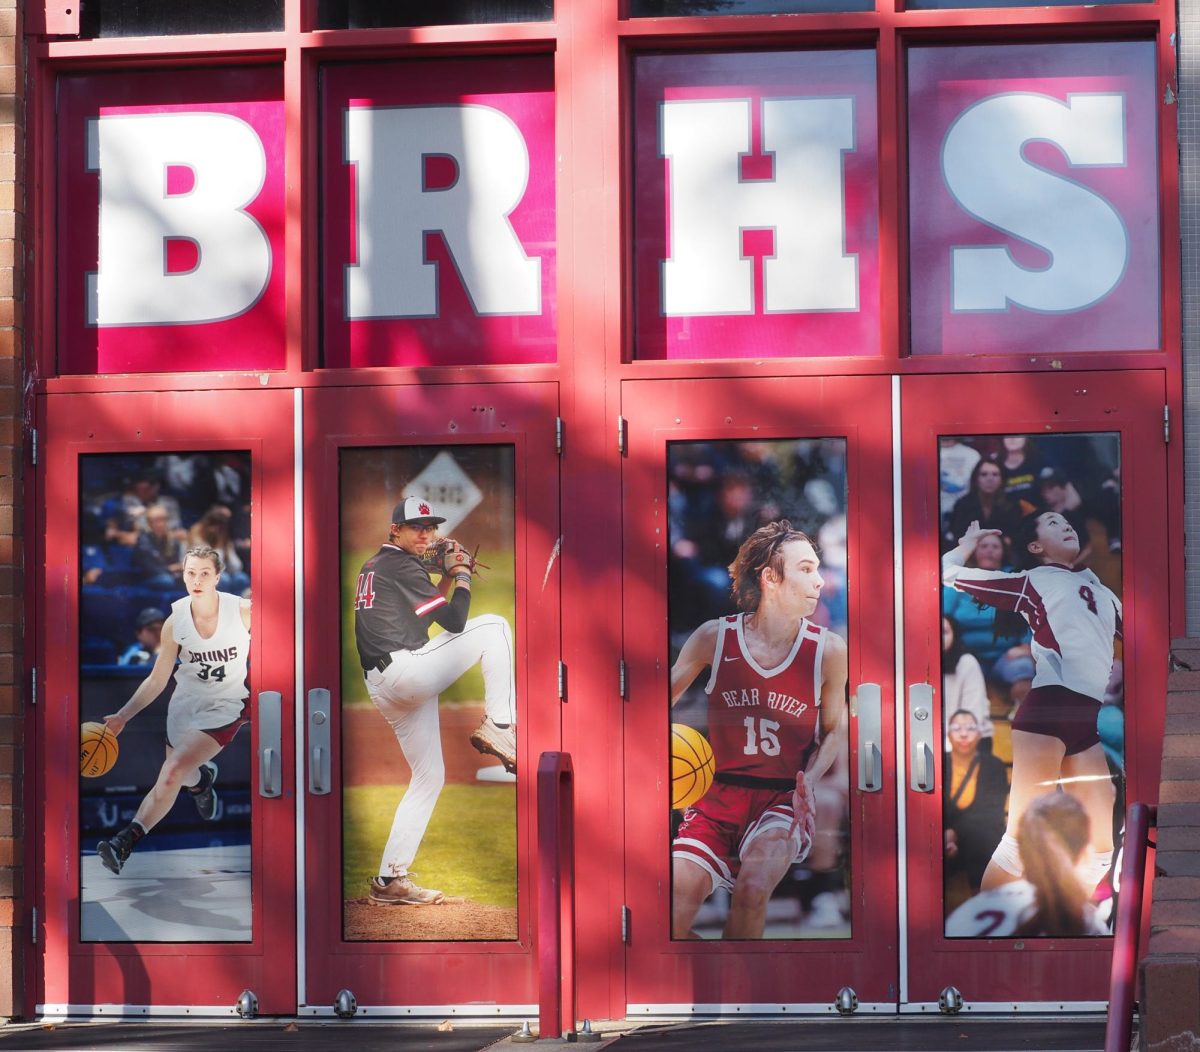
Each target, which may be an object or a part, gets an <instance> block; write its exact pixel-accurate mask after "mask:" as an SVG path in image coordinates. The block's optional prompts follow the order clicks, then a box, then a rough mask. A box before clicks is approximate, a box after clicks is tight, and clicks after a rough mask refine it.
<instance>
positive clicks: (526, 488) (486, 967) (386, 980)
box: [297, 383, 562, 1018]
mask: <svg viewBox="0 0 1200 1052" xmlns="http://www.w3.org/2000/svg"><path fill="white" fill-rule="evenodd" d="M557 406H558V385H557V384H554V383H534V384H521V385H513V384H461V385H454V386H446V387H436V386H435V387H418V386H415V385H407V386H404V385H401V386H390V387H373V388H366V387H356V388H332V387H330V388H312V389H309V390H307V391H306V392H304V396H303V429H302V450H303V459H304V465H305V467H304V477H305V496H304V507H303V532H304V540H305V543H304V556H303V565H304V582H303V586H302V587H303V604H304V609H305V611H306V614H305V618H304V626H303V633H304V648H303V654H304V673H303V681H304V685H305V686H304V694H303V696H304V697H307V692H308V691H309V690H311V689H312V688H315V687H324V688H326V689H329V690H330V692H331V695H332V697H331V703H330V711H331V720H330V722H331V730H332V749H331V752H332V755H331V761H332V762H331V772H330V773H331V784H332V786H333V787H334V792H331V793H329V794H323V795H316V796H314V795H313V794H312V793H310V792H308V785H307V768H308V763H309V759H310V758H309V756H308V755H307V752H308V747H307V739H306V733H307V732H306V731H302V727H304V726H305V725H306V723H307V720H306V717H305V716H304V714H303V713H299V712H298V714H297V721H298V722H297V734H298V742H297V748H298V749H299V750H301V751H300V752H298V753H297V773H298V776H299V781H298V782H297V793H298V794H299V793H303V794H304V797H303V802H302V804H301V814H302V823H301V826H300V829H299V830H298V832H299V833H300V834H301V835H302V836H303V837H304V843H305V844H306V848H305V856H306V865H305V870H304V875H303V878H302V882H301V889H300V894H301V903H302V914H303V918H304V920H303V923H304V929H305V931H304V944H305V948H304V949H303V950H302V953H303V954H304V958H303V959H302V960H301V961H300V962H299V967H300V979H299V983H300V987H299V1006H300V1007H299V1012H300V1014H301V1015H309V1016H327V1015H333V1014H334V1009H333V1007H332V1005H333V1001H334V998H335V996H336V994H337V991H338V990H339V989H349V990H351V991H352V992H353V993H354V995H355V997H356V1000H357V1002H358V1004H359V1006H360V1007H359V1011H360V1012H364V1013H365V1012H372V1013H374V1014H377V1015H389V1016H413V1017H417V1016H437V1017H439V1018H444V1017H446V1016H448V1015H460V1016H471V1017H498V1016H500V1017H503V1016H515V1017H528V1016H530V1015H532V1014H536V1011H537V970H536V966H537V958H536V928H535V923H536V908H535V898H534V885H535V880H536V860H535V849H536V843H537V839H536V833H537V830H536V784H535V783H536V778H535V777H534V771H535V769H536V766H537V756H538V754H539V753H540V752H542V751H544V750H557V749H559V748H561V741H562V731H561V712H560V703H559V701H558V699H557V697H556V695H557V693H558V688H557V673H558V660H557V659H558V655H559V652H560V644H559V634H560V628H559V590H558V577H559V560H558V543H559V529H560V527H559V525H558V523H559V497H558V495H559V456H558V451H557V449H556V438H555V436H556V420H557V412H558V409H557ZM479 444H491V445H505V446H511V447H514V452H515V465H514V468H515V480H516V481H515V509H514V510H515V522H516V542H515V543H516V555H517V563H516V565H517V567H518V573H517V577H516V591H517V613H516V617H517V624H516V625H515V626H514V629H515V631H514V635H515V639H516V652H517V703H518V711H519V713H520V717H519V719H518V723H517V726H518V727H519V728H522V729H521V730H519V731H518V755H519V761H518V771H519V772H524V773H523V776H522V777H520V778H519V779H518V782H517V794H516V799H517V803H516V806H517V865H518V877H517V879H518V938H517V939H516V940H514V941H512V942H509V941H507V940H506V941H499V942H497V941H491V942H483V941H480V942H448V941H437V942H434V941H429V942H407V943H406V942H369V941H349V940H346V939H344V938H343V927H342V908H343V905H342V890H343V889H342V823H341V808H340V797H339V794H338V793H337V791H336V789H337V787H338V786H339V784H340V773H341V759H342V757H341V733H340V722H339V720H338V718H337V715H338V713H339V712H340V682H341V664H340V654H339V639H340V631H339V630H336V629H335V630H334V631H329V629H328V617H329V615H328V611H331V610H332V611H335V612H337V611H340V609H341V595H340V580H339V574H338V563H339V561H340V560H338V559H333V560H329V559H323V558H322V555H323V552H322V551H321V544H320V541H319V539H320V538H321V537H323V536H327V534H328V528H329V524H330V522H334V523H336V521H337V520H336V511H332V512H331V509H336V508H337V506H338V505H337V499H336V495H337V494H338V493H339V488H338V487H339V464H338V454H339V451H340V450H342V449H347V448H370V447H381V446H437V447H445V448H452V447H453V446H455V445H479ZM331 495H332V497H333V499H332V500H331V499H329V498H330V496H331ZM397 496H398V494H397ZM385 536H386V534H385V533H384V532H383V531H382V530H381V533H380V539H381V540H382V539H385ZM486 573H487V571H486V570H485V571H484V574H485V577H484V585H485V586H486ZM534 597H536V601H535V598H534ZM523 640H524V641H529V640H545V641H546V645H545V646H544V647H543V648H542V649H541V650H540V651H537V652H536V654H535V653H534V651H535V648H534V647H532V646H530V647H525V646H523V645H522V641H523ZM381 726H383V725H382V723H381ZM384 730H385V731H386V727H384ZM318 844H320V845H322V847H323V850H322V851H317V850H316V845H318ZM329 845H337V850H333V851H331V850H328V846H329ZM331 860H332V861H331ZM418 868H419V867H418ZM429 908H431V909H432V908H437V907H429ZM497 961H499V962H501V963H500V965H499V966H497ZM410 964H411V965H413V966H414V967H419V970H420V977H421V981H420V983H419V984H416V985H414V984H413V983H412V982H411V981H406V970H407V968H408V966H409V965H410ZM497 986H500V987H501V992H500V994H499V995H496V994H492V993H491V991H493V990H496V988H497ZM400 989H415V990H418V991H419V994H420V997H421V1000H420V1001H419V1002H417V1001H415V1000H414V1001H413V1002H411V1003H402V1002H398V1001H396V999H395V994H394V993H393V992H392V991H395V990H400ZM485 989H487V990H489V995H490V996H491V997H495V1000H494V1001H493V1000H489V1001H488V1002H487V1003H486V1004H480V1003H479V1002H474V1003H471V1002H470V1001H469V1000H468V998H466V997H464V996H463V995H464V994H468V993H470V992H472V991H482V990H485Z"/></svg>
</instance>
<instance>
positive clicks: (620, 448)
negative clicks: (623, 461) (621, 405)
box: [617, 416, 629, 456]
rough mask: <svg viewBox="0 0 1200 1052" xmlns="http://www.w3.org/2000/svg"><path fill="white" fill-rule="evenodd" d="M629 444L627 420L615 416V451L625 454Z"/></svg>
mask: <svg viewBox="0 0 1200 1052" xmlns="http://www.w3.org/2000/svg"><path fill="white" fill-rule="evenodd" d="M628 445H629V422H628V421H627V420H626V419H625V418H624V417H623V416H618V417H617V452H618V453H620V454H621V456H625V454H626V453H627V452H628Z"/></svg>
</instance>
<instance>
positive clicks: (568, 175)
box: [25, 0, 1184, 1017]
mask: <svg viewBox="0 0 1200 1052" xmlns="http://www.w3.org/2000/svg"><path fill="white" fill-rule="evenodd" d="M34 7H35V8H36V7H37V5H34ZM31 10H32V9H31ZM36 13H37V12H33V14H34V15H36ZM39 21H40V20H39V19H38V18H36V17H33V16H31V17H30V19H29V24H28V26H27V33H28V44H29V48H28V68H29V81H28V83H29V89H28V92H29V94H28V97H29V109H28V128H27V144H26V145H27V148H26V158H27V161H26V165H27V167H26V183H27V186H28V187H29V188H30V194H29V204H28V207H27V209H26V212H25V216H26V222H27V224H28V226H27V229H28V230H29V231H30V235H29V241H28V243H27V247H28V248H29V249H30V250H31V258H32V259H33V261H34V262H33V263H32V264H31V265H30V266H29V268H28V270H27V274H26V287H27V302H28V304H29V312H28V315H27V321H26V331H27V336H28V344H29V346H30V348H31V351H30V371H31V374H32V375H33V376H34V377H35V385H34V388H33V393H34V394H35V395H40V394H45V393H67V392H79V393H85V392H86V393H97V394H103V393H109V392H118V391H119V392H125V391H143V390H164V389H165V390H194V389H196V388H197V387H205V388H208V389H213V390H231V389H238V388H257V387H258V386H260V384H263V383H269V384H271V385H281V386H293V387H302V388H303V387H314V386H323V385H337V386H348V387H350V386H358V385H373V384H378V383H379V382H380V381H381V379H382V378H386V381H387V382H389V383H397V384H429V383H438V382H454V383H460V382H483V381H486V382H493V383H499V384H503V383H530V382H538V381H552V382H557V383H559V384H561V385H562V391H563V402H562V404H563V410H562V413H563V417H564V421H565V431H566V434H567V435H568V436H570V437H569V441H570V442H572V443H578V444H577V445H576V446H575V447H574V449H577V450H579V452H580V453H583V454H586V456H587V457H588V458H589V461H588V462H589V469H588V470H587V471H586V472H582V473H581V474H580V476H579V480H578V481H577V482H575V483H571V482H570V481H569V480H566V485H567V486H568V487H569V489H568V491H567V492H565V494H564V501H563V517H562V528H563V531H564V534H565V535H566V536H568V537H572V536H573V537H574V538H575V542H574V543H575V545H576V546H577V550H578V551H587V552H588V557H587V559H586V560H582V559H576V558H564V561H563V564H562V586H563V589H564V594H570V595H571V596H572V597H573V601H572V603H571V604H569V605H568V606H567V607H566V608H565V609H564V611H563V622H562V631H563V639H564V648H563V658H564V660H565V661H567V662H568V664H569V665H570V667H571V673H572V682H573V683H574V684H589V687H588V688H586V689H587V690H589V691H593V692H594V695H593V696H594V697H595V698H597V699H599V700H598V701H597V702H596V704H595V705H592V706H591V710H590V711H586V710H587V709H588V706H585V705H570V706H566V707H564V709H563V712H562V735H563V748H565V749H567V750H570V749H572V748H579V747H580V745H581V743H585V742H586V743H589V747H590V748H591V749H592V750H593V753H592V755H594V756H595V757H597V758H604V759H599V761H598V762H596V763H594V764H592V765H589V766H587V767H577V771H576V800H577V805H578V807H579V809H580V812H581V813H593V814H596V815H600V814H605V813H607V814H611V815H614V816H615V815H619V814H620V812H621V810H622V808H621V806H620V804H619V801H617V800H615V799H614V796H615V795H619V794H620V793H621V792H622V790H621V789H620V788H619V787H620V786H621V785H622V784H623V777H624V775H623V769H622V763H621V733H620V713H621V708H620V704H621V703H620V701H619V695H618V692H617V671H616V662H615V660H614V659H613V654H612V653H611V652H608V651H605V650H604V649H603V648H600V647H594V646H588V645H585V643H584V642H583V641H584V640H587V639H589V638H590V631H591V628H592V620H591V611H592V610H593V609H594V608H596V607H597V606H600V605H603V604H604V603H605V602H606V601H608V600H610V598H611V596H612V595H613V594H616V591H615V590H616V589H618V588H619V587H620V583H619V580H620V578H619V564H620V554H621V538H620V535H619V532H618V531H616V530H614V529H613V528H612V521H613V520H612V515H613V514H614V513H613V509H614V508H615V507H617V506H618V502H619V500H620V496H621V482H620V469H621V464H622V461H621V459H620V458H621V453H620V451H619V449H618V446H617V443H616V441H615V440H614V437H613V421H614V420H615V419H616V418H617V416H618V414H619V412H620V396H619V384H620V382H621V381H622V380H625V379H652V378H690V377H697V378H698V377H717V378H721V377H734V376H756V375H762V372H763V370H762V366H761V365H760V363H758V362H756V361H753V360H748V361H740V362H728V361H725V362H710V361H694V362H687V361H670V362H656V361H636V360H634V359H633V356H632V347H631V340H630V334H631V332H632V331H633V317H632V313H631V312H632V306H631V304H632V297H631V296H630V295H629V292H630V287H629V282H630V280H631V279H630V274H631V267H630V260H631V253H632V245H631V243H630V230H631V226H630V216H629V210H628V206H629V195H628V192H627V189H626V188H627V185H628V179H629V177H630V168H629V164H630V161H629V157H630V144H629V134H630V132H629V110H628V99H629V98H630V77H631V61H630V60H631V58H632V56H634V55H636V54H639V53H643V52H662V51H670V50H705V49H711V50H721V49H750V48H764V47H773V48H779V47H821V46H836V47H873V48H875V50H876V56H877V76H878V94H879V136H880V138H879V143H880V153H879V165H880V171H879V179H880V191H879V194H880V202H879V214H880V245H879V251H880V286H881V296H880V346H881V348H882V353H881V355H880V356H879V357H878V359H875V360H870V361H853V360H850V359H839V358H821V359H814V360H808V359H802V358H796V359H787V360H786V361H785V362H783V363H782V365H781V364H780V363H775V364H774V365H773V366H772V372H773V374H775V375H778V373H779V371H780V370H782V371H783V372H784V373H786V374H787V375H795V376H808V375H817V374H823V373H831V372H840V373H848V374H860V373H861V374H868V373H872V374H889V373H896V372H898V373H901V374H905V375H910V374H921V373H944V372H958V373H962V374H986V373H988V372H990V371H994V370H997V369H1000V370H1008V371H1018V370H1029V371H1033V372H1038V371H1057V370H1059V369H1060V368H1061V369H1064V370H1067V371H1074V370H1089V369H1104V370H1122V369H1132V368H1137V369H1151V370H1154V369H1157V370H1161V371H1162V372H1163V373H1164V374H1165V378H1166V391H1167V405H1168V407H1169V409H1170V411H1171V412H1172V414H1173V416H1174V418H1175V419H1180V418H1181V415H1182V371H1181V362H1180V347H1181V309H1180V302H1179V298H1178V293H1177V290H1178V288H1179V283H1180V249H1179V239H1178V230H1179V207H1178V170H1177V157H1178V134H1177V129H1176V122H1175V110H1174V108H1173V107H1170V106H1167V105H1165V104H1164V105H1163V106H1162V108H1160V110H1159V113H1158V130H1159V135H1158V156H1159V172H1160V199H1161V202H1162V207H1161V212H1160V233H1161V236H1160V245H1161V249H1160V252H1161V257H1160V258H1161V274H1160V284H1161V289H1162V293H1161V295H1162V315H1161V316H1162V344H1161V347H1160V349H1159V350H1158V351H1154V352H1144V353H1138V354H1136V355H1134V354H1124V353H1121V352H1112V353H1105V354H1081V355H1079V356H1077V357H1072V358H1070V359H1069V360H1065V361H1059V360H1058V359H1057V358H1056V357H1055V356H1054V355H1053V354H1052V353H1045V354H1039V355H1033V356H1028V357H1023V358H1020V359H1016V358H1012V357H1005V356H997V357H988V358H984V357H978V358H975V357H972V358H965V359H958V360H954V361H949V360H947V359H944V358H938V357H927V358H922V359H917V358H913V357H910V356H908V353H907V351H908V338H907V332H908V308H907V302H908V293H909V286H910V278H909V275H908V272H907V262H906V261H907V259H908V234H907V226H906V223H907V220H906V207H905V201H906V178H907V176H906V171H907V150H908V147H907V118H906V114H905V103H904V99H905V96H906V92H905V60H904V55H905V49H906V48H907V47H909V46H913V45H920V44H958V43H973V42H1003V41H1010V40H1021V41H1058V40H1090V39H1101V40H1105V39H1145V40H1151V41H1153V42H1154V45H1155V49H1156V54H1157V60H1158V77H1159V81H1158V82H1159V86H1160V94H1161V93H1162V91H1163V89H1165V88H1167V89H1174V86H1175V84H1176V73H1175V70H1176V63H1175V55H1174V52H1173V48H1172V45H1171V41H1172V38H1173V35H1174V33H1175V29H1176V16H1175V9H1174V5H1173V4H1172V3H1170V2H1169V0H1154V2H1152V3H1129V4H1114V5H1112V6H1105V7H1100V8H1089V9H1087V10H1086V12H1085V9H1084V8H1083V7H1082V6H1073V7H1054V8H1038V7H1016V8H1002V9H999V8H978V7H974V8H973V7H963V8H960V9H952V10H916V11H909V10H906V9H905V6H904V3H903V0H880V3H879V4H878V5H877V7H876V8H875V10H873V11H868V12H848V13H829V14H797V15H782V16H781V15H772V16H762V15H745V16H742V15H739V16H722V17H712V18H705V17H679V18H640V19H630V18H628V17H627V5H626V4H624V3H613V2H611V0H588V2H586V3H576V2H570V0H558V3H557V10H556V17H555V20H554V21H553V22H549V23H530V24H515V25H509V24H504V25H475V26H453V27H443V26H433V27H422V28H411V29H410V28H394V29H378V30H317V29H315V28H314V27H315V24H316V0H284V28H283V29H282V30H281V31H278V32H262V33H243V34H228V35H211V36H205V35H198V36H187V37H169V38H154V39H136V40H133V39H122V38H112V39H103V40H74V39H69V38H67V37H63V36H57V37H56V36H47V35H41V33H42V30H43V29H44V28H46V27H45V25H44V23H43V24H41V25H39ZM49 28H50V29H51V30H53V29H57V28H62V27H61V26H59V25H51V26H50V27H49ZM495 53H510V54H528V55H553V60H554V81H555V96H556V114H555V142H556V149H557V154H558V157H559V158H560V162H559V164H560V166H559V169H558V172H557V174H556V191H555V193H556V214H557V217H558V229H557V241H556V250H557V260H558V263H557V266H558V275H557V279H556V288H557V296H558V326H557V329H558V339H559V352H558V360H557V362H555V363H553V364H542V365H525V366H515V365H496V366H466V367H404V368H395V369H387V370H380V369H363V370H357V371H355V370H328V371H324V370H320V369H318V362H319V360H320V338H321V337H320V328H321V327H320V317H319V300H320V297H319V295H317V294H315V290H317V289H318V288H319V264H320V260H319V249H318V243H317V237H316V231H317V230H318V229H319V221H320V215H319V209H320V201H321V193H320V184H319V161H318V157H317V150H318V149H319V147H318V144H319V142H320V136H319V128H318V108H319V106H318V94H319V93H318V86H317V85H318V75H319V70H320V67H321V65H322V64H323V63H325V62H330V61H347V60H358V59H362V60H371V59H389V60H394V59H403V58H423V59H429V58H437V57H443V56H444V57H451V56H453V57H462V56H472V55H488V54H495ZM230 63H234V64H254V65H261V64H274V65H276V66H279V67H281V68H282V70H283V81H284V104H285V111H286V128H285V158H286V160H285V164H286V172H287V182H286V188H285V214H286V217H287V218H286V225H285V231H284V257H285V258H284V261H283V265H284V269H285V273H286V279H285V290H284V307H285V309H284V319H285V320H284V321H283V322H282V324H283V325H284V326H285V331H286V356H285V367H284V368H283V369H282V370H280V371H278V372H277V373H273V374H271V375H270V376H269V377H266V376H260V375H259V374H257V373H223V374H204V375H197V374H194V373H192V374H162V375H155V376H152V377H151V376H134V375H127V376H110V377H71V376H59V375H56V365H55V360H54V348H55V346H56V337H57V333H56V316H55V296H56V294H55V266H56V264H55V259H54V252H53V231H54V229H55V222H54V220H55V216H54V204H53V202H54V200H55V188H56V182H57V175H56V171H55V136H56V133H57V124H56V115H55V84H56V79H57V77H58V76H60V75H63V74H68V73H76V72H87V71H92V70H100V69H130V70H133V69H150V68H166V69H171V68H176V67H188V68H193V69H195V68H200V69H203V68H206V67H216V66H226V65H228V64H230ZM1182 456H1183V451H1182V443H1179V442H1174V443H1173V444H1172V445H1171V446H1170V447H1169V449H1168V464H1169V471H1168V478H1169V483H1168V484H1169V487H1170V552H1171V565H1172V568H1173V572H1172V577H1173V578H1174V579H1176V580H1181V579H1182V575H1181V569H1180V568H1181V567H1182V552H1183V520H1182V514H1181V508H1182V479H1183V459H1182ZM32 503H33V502H32V501H30V502H29V504H30V508H29V511H28V512H27V522H26V525H27V530H26V536H27V537H29V538H33V540H31V541H30V542H29V543H30V552H29V554H30V556H31V560H30V562H29V563H28V565H37V559H36V556H37V550H36V548H35V546H36V545H37V543H38V542H37V541H36V537H37V528H38V524H37V521H36V519H35V518H34V515H33V509H32ZM36 591H37V589H35V588H34V589H30V590H29V598H28V599H27V601H26V614H27V620H28V623H29V624H39V623H40V622H39V620H38V618H39V616H40V614H41V611H40V609H39V607H38V605H37V604H38V601H37V600H36V599H35V597H34V595H33V593H34V592H36ZM1183 609H1184V596H1183V590H1182V588H1177V589H1175V590H1174V591H1173V592H1172V594H1171V597H1170V614H1171V616H1170V622H1171V627H1172V630H1173V632H1174V634H1175V635H1180V634H1182V632H1183V625H1184V616H1183ZM35 657H36V659H37V660H42V661H44V655H42V654H38V655H35ZM598 713H599V714H600V716H602V717H604V718H598V717H597V714H598ZM31 782H32V780H29V783H27V787H26V805H27V806H26V813H27V814H28V815H30V816H31V825H30V827H29V829H28V830H27V834H28V837H29V838H30V839H31V840H32V838H34V837H36V836H38V835H39V830H38V829H37V828H36V825H35V824H34V823H36V820H37V814H38V808H37V807H36V806H35V805H36V800H35V799H34V798H33V797H32V795H31V793H32V784H31ZM605 828H606V829H607V830H608V831H609V832H610V833H615V835H619V832H620V830H619V828H615V829H614V828H613V827H605ZM578 894H579V896H580V900H581V901H588V902H590V903H592V904H593V906H594V908H593V909H589V910H588V911H587V912H586V913H583V912H581V914H580V916H579V918H578V930H577V939H578V945H579V948H580V952H581V953H582V954H586V956H587V959H589V960H591V961H592V962H594V963H597V964H602V965H607V967H595V968H591V969H588V970H585V971H583V972H581V974H580V976H579V986H578V996H579V1005H580V1007H581V1010H583V1011H584V1013H585V1014H587V1015H590V1016H594V1017H595V1016H603V1015H605V1014H608V1015H621V1014H623V1012H624V1005H625V999H624V990H623V988H622V982H621V980H620V978H619V976H620V975H621V971H622V968H623V960H624V955H623V948H622V947H621V946H620V945H619V943H618V942H617V940H615V939H614V938H613V937H612V929H613V923H612V917H613V916H615V915H616V911H617V910H618V909H619V906H620V904H621V894H622V887H621V882H620V880H619V879H618V878H617V876H616V875H615V874H614V872H613V871H612V870H611V869H609V868H607V867H585V868H584V869H582V870H581V871H580V873H579V887H578ZM35 950H36V948H32V947H31V948H29V949H28V950H27V953H28V956H27V958H26V962H27V972H28V974H31V975H32V974H35V972H36V968H37V964H36V955H35ZM26 988H27V989H30V990H31V989H32V984H27V987H26ZM27 1008H28V1009H32V1000H30V1002H29V1004H28V1006H27Z"/></svg>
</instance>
